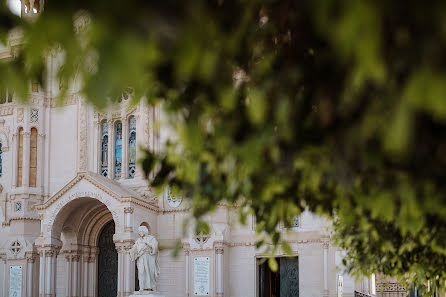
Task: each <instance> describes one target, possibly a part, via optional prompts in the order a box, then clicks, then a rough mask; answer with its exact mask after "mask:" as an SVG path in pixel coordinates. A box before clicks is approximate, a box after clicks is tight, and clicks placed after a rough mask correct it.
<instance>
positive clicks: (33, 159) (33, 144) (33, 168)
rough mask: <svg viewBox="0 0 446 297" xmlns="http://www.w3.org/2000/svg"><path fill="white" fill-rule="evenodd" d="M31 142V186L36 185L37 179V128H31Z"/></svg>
mask: <svg viewBox="0 0 446 297" xmlns="http://www.w3.org/2000/svg"><path fill="white" fill-rule="evenodd" d="M30 140H31V141H30V144H29V186H30V187H35V186H36V180H37V129H36V128H32V129H31V139H30Z"/></svg>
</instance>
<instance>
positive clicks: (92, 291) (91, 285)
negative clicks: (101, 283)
mask: <svg viewBox="0 0 446 297" xmlns="http://www.w3.org/2000/svg"><path fill="white" fill-rule="evenodd" d="M93 249H94V248H92V253H91V254H90V257H88V267H89V271H90V272H89V278H88V279H89V281H88V295H87V296H88V297H93V296H95V295H96V279H97V270H96V269H97V265H96V259H97V252H96V250H93Z"/></svg>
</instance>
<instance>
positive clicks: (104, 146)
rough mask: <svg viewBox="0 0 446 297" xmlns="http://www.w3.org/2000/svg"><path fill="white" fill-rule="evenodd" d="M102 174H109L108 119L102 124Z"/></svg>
mask: <svg viewBox="0 0 446 297" xmlns="http://www.w3.org/2000/svg"><path fill="white" fill-rule="evenodd" d="M101 174H102V175H103V176H107V175H108V124H107V122H106V121H103V122H102V125H101Z"/></svg>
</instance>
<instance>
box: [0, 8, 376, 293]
mask: <svg viewBox="0 0 446 297" xmlns="http://www.w3.org/2000/svg"><path fill="white" fill-rule="evenodd" d="M33 11H35V10H34V9H32V8H31V9H28V10H27V11H26V12H25V11H24V10H22V14H23V13H33ZM37 13H38V12H37ZM19 44H20V38H19V37H18V36H15V35H14V34H12V35H11V36H10V38H9V40H8V43H7V44H6V45H0V59H13V58H14V55H15V51H16V47H17V46H18V45H19ZM61 63H62V58H61V55H60V54H58V53H50V54H49V55H48V56H47V57H46V65H48V72H47V77H46V80H45V81H46V82H45V85H44V86H41V85H39V84H37V83H33V82H30V93H29V94H28V98H27V100H28V103H27V104H21V103H20V100H19V99H20V98H16V96H15V94H13V93H12V92H9V91H8V90H2V91H1V93H0V162H1V163H0V185H1V186H0V297H7V296H14V297H34V296H39V297H54V296H57V297H81V296H82V297H93V296H98V297H104V296H107V297H111V296H129V295H131V294H132V293H133V292H134V290H135V289H137V281H136V279H137V273H136V272H135V263H134V262H132V261H131V259H130V255H129V254H128V253H127V251H128V250H129V249H130V248H131V247H132V246H133V244H134V242H135V240H136V239H137V236H138V234H137V230H138V228H139V227H140V226H146V227H147V229H148V230H149V232H150V234H151V235H153V236H155V238H156V239H157V240H158V241H159V245H160V249H161V251H160V279H159V281H158V284H157V290H158V291H159V292H161V293H162V294H163V295H165V296H168V297H186V296H215V297H222V296H227V297H272V296H276V297H278V296H281V297H289V296H301V297H320V296H324V297H329V296H330V297H334V296H339V295H338V281H339V279H340V278H339V276H343V278H342V279H343V283H344V284H343V296H353V295H354V290H355V289H356V290H359V291H363V292H370V291H371V288H372V286H373V280H372V279H366V280H357V281H355V280H354V279H353V278H351V277H349V276H348V275H344V274H343V272H342V271H341V269H340V267H339V266H340V264H341V257H342V252H341V251H339V250H338V249H337V248H336V247H335V246H333V245H332V244H331V243H330V240H329V234H328V231H327V228H328V227H329V224H328V222H326V221H325V220H323V219H321V218H318V217H316V216H314V215H312V214H311V213H303V214H301V215H300V216H299V217H296V218H295V224H294V226H288V227H284V226H282V230H283V233H284V237H285V238H287V239H288V241H289V243H290V246H291V248H292V250H293V253H294V256H295V257H293V258H290V257H286V255H285V254H284V253H283V252H281V251H279V252H277V255H276V256H277V260H278V263H279V269H278V271H277V272H273V271H271V270H270V269H269V267H268V265H267V264H266V262H265V261H264V258H265V256H266V255H265V254H264V253H263V252H262V250H261V249H256V246H255V243H256V234H255V231H254V230H255V220H254V219H252V220H250V221H249V223H248V224H247V225H245V226H242V225H240V224H238V218H237V216H236V212H235V211H233V210H231V208H229V207H227V206H225V205H221V206H219V208H218V209H217V210H216V211H215V212H214V213H212V214H209V215H208V217H207V221H208V222H209V223H210V226H211V232H210V233H209V234H192V232H189V234H186V235H184V234H183V232H182V222H183V220H184V219H185V218H187V217H189V216H190V212H189V208H188V205H187V201H186V199H181V198H179V197H176V196H175V194H174V193H172V192H171V191H170V190H169V189H168V188H167V189H166V191H164V193H163V194H162V195H157V194H156V193H154V191H153V190H152V189H151V188H150V187H149V186H148V182H147V180H146V179H145V178H144V176H143V173H142V169H141V168H139V166H138V163H137V162H136V160H138V158H140V157H141V153H142V152H141V151H140V150H139V148H140V147H146V148H150V149H151V150H154V151H158V150H160V147H161V146H162V141H161V140H162V139H163V137H164V136H165V135H164V134H165V133H166V132H165V131H163V127H162V126H161V127H160V128H159V129H158V128H156V127H157V125H155V124H154V123H155V121H157V120H159V118H160V110H159V107H158V106H149V105H147V104H146V103H145V102H144V100H141V101H140V102H139V103H138V104H136V105H132V104H131V103H130V101H131V100H129V98H130V97H131V93H124V94H123V96H122V100H121V102H120V103H119V104H116V105H115V106H113V107H110V108H109V109H108V110H107V111H102V112H99V111H97V110H95V109H94V108H93V107H92V106H90V105H89V104H87V103H86V101H85V100H84V98H83V97H82V94H81V93H80V92H79V90H80V87H79V82H76V81H75V82H73V84H72V85H71V86H70V87H69V93H68V94H67V96H66V98H65V100H64V102H63V103H62V104H59V103H58V102H57V101H56V99H55V98H56V96H57V95H58V93H59V91H60V85H59V82H58V79H57V77H56V73H57V70H58V69H59V67H60V65H61ZM178 239H180V240H181V243H182V246H181V249H180V253H179V254H178V255H177V256H176V257H173V256H172V251H173V250H174V247H175V244H176V242H177V241H178ZM135 286H136V288H135Z"/></svg>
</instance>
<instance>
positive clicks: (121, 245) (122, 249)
mask: <svg viewBox="0 0 446 297" xmlns="http://www.w3.org/2000/svg"><path fill="white" fill-rule="evenodd" d="M134 243H135V241H134V240H132V239H129V240H123V241H120V242H115V246H116V250H117V251H118V253H119V254H124V253H126V252H127V251H128V250H130V249H131V248H132V247H133V244H134Z"/></svg>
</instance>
